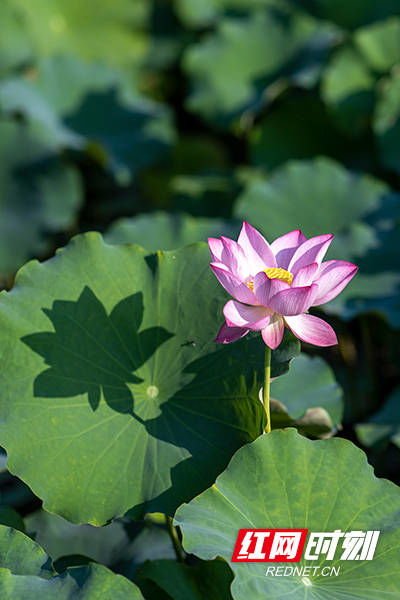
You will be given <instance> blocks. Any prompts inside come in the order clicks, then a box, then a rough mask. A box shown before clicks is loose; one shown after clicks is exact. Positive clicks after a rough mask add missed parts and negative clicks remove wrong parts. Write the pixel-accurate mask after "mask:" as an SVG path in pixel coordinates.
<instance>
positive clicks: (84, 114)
mask: <svg viewBox="0 0 400 600" xmlns="http://www.w3.org/2000/svg"><path fill="white" fill-rule="evenodd" d="M105 115H107V118H104V116H105ZM66 124H67V125H68V127H69V128H70V129H71V130H72V131H74V132H76V133H78V134H80V135H81V136H83V137H84V138H86V139H87V140H88V149H89V150H90V149H91V151H92V153H93V155H94V156H95V157H97V158H98V159H100V162H101V163H103V165H104V166H106V167H109V168H111V169H113V170H114V171H116V172H117V175H118V176H119V177H120V178H124V179H127V178H129V173H130V172H131V173H137V172H138V171H139V170H140V169H142V168H143V167H147V166H149V165H151V164H152V163H154V162H157V161H159V160H160V159H161V158H162V157H163V156H164V155H165V153H166V151H167V150H169V148H170V146H171V145H172V142H173V140H174V130H173V126H172V122H171V116H170V114H169V111H168V109H167V107H165V106H163V105H161V104H156V103H155V102H150V101H148V100H144V99H142V100H137V101H135V102H133V101H130V102H128V101H126V100H125V101H123V100H121V99H120V98H119V97H118V94H117V92H116V90H114V89H111V90H107V91H106V92H103V93H91V94H89V95H87V96H86V97H85V99H84V101H83V103H82V104H81V105H80V106H79V108H78V109H77V110H76V112H74V113H73V114H71V115H69V116H67V118H66Z"/></svg>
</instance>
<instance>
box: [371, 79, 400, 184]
mask: <svg viewBox="0 0 400 600" xmlns="http://www.w3.org/2000/svg"><path fill="white" fill-rule="evenodd" d="M379 92H380V93H379V96H378V101H377V104H376V111H375V116H374V132H375V135H376V137H377V140H378V147H379V151H380V157H381V160H382V163H383V164H384V165H385V166H386V167H388V168H389V169H392V170H394V171H396V172H397V173H400V158H399V153H398V147H399V140H400V73H399V72H398V71H397V72H396V71H395V72H394V73H393V75H392V76H391V77H390V78H388V79H386V80H385V81H383V82H382V85H381V87H380V90H379Z"/></svg>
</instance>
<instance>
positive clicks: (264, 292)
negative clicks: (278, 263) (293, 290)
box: [253, 272, 290, 306]
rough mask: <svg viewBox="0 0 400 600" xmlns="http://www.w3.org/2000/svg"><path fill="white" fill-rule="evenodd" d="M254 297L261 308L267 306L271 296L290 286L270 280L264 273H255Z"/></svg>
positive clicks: (276, 280)
mask: <svg viewBox="0 0 400 600" xmlns="http://www.w3.org/2000/svg"><path fill="white" fill-rule="evenodd" d="M253 285H254V295H255V297H256V298H257V300H258V302H259V303H260V304H261V305H262V306H269V300H270V298H271V297H272V296H274V295H275V294H277V293H278V292H280V291H281V290H285V289H289V288H290V285H289V284H288V283H286V282H285V281H280V280H279V279H270V278H269V277H268V276H267V274H266V273H263V272H261V273H257V275H256V276H255V277H254V282H253Z"/></svg>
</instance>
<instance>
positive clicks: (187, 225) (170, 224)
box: [105, 212, 239, 251]
mask: <svg viewBox="0 0 400 600" xmlns="http://www.w3.org/2000/svg"><path fill="white" fill-rule="evenodd" d="M238 233H239V225H238V224H235V223H227V222H226V221H223V220H222V219H206V218H195V217H191V216H189V215H185V214H177V215H173V214H168V213H163V212H156V213H152V214H151V215H139V216H137V217H133V218H131V219H130V218H125V219H120V220H119V221H116V222H115V223H113V225H112V226H111V227H110V229H109V231H108V232H107V234H106V236H105V240H106V241H107V242H108V243H109V244H138V245H139V246H143V247H145V248H146V249H147V250H150V251H156V250H173V249H174V248H179V247H180V246H186V245H187V244H193V243H194V242H205V241H207V238H209V237H218V236H220V235H226V236H227V237H236V236H237V235H238Z"/></svg>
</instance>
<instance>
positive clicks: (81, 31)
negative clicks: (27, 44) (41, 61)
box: [7, 0, 149, 64]
mask: <svg viewBox="0 0 400 600" xmlns="http://www.w3.org/2000/svg"><path fill="white" fill-rule="evenodd" d="M7 3H9V4H10V5H11V6H13V7H14V8H15V10H16V12H17V14H18V16H19V17H20V20H21V21H22V22H23V24H24V29H25V32H26V36H27V38H28V39H29V40H30V41H31V43H32V45H33V47H34V50H35V53H36V54H37V55H38V56H46V55H54V54H73V55H75V56H77V57H79V58H84V59H88V60H96V61H98V60H101V61H107V62H110V63H113V64H121V63H132V62H133V61H137V60H138V59H139V58H140V59H142V58H143V56H144V54H145V52H146V48H147V42H146V36H145V35H144V34H143V32H142V31H141V28H142V27H143V26H144V25H145V24H146V22H147V16H148V12H149V6H148V3H147V2H146V1H145V0H135V2H131V1H130V0H115V1H114V2H113V3H112V5H111V4H110V3H109V2H108V0H98V2H97V3H96V10H93V7H92V6H91V5H90V4H87V3H86V2H81V1H80V0H36V1H35V2H33V3H32V2H25V1H24V0H7Z"/></svg>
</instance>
